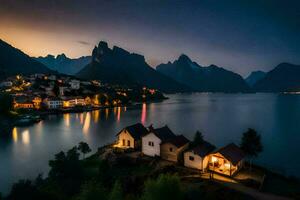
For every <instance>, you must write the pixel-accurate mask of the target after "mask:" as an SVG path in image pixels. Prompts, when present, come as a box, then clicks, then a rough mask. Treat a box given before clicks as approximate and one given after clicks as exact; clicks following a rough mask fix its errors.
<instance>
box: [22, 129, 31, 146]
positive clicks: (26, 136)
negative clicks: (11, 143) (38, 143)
mask: <svg viewBox="0 0 300 200" xmlns="http://www.w3.org/2000/svg"><path fill="white" fill-rule="evenodd" d="M22 142H23V144H25V145H29V143H30V134H29V130H24V131H23V132H22Z"/></svg>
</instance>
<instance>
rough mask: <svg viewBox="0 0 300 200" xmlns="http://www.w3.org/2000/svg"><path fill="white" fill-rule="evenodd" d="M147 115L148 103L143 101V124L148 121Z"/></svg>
mask: <svg viewBox="0 0 300 200" xmlns="http://www.w3.org/2000/svg"><path fill="white" fill-rule="evenodd" d="M146 115H147V105H146V103H143V107H142V115H141V123H142V124H145V122H146Z"/></svg>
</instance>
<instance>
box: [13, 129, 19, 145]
mask: <svg viewBox="0 0 300 200" xmlns="http://www.w3.org/2000/svg"><path fill="white" fill-rule="evenodd" d="M12 137H13V140H14V142H18V129H17V128H14V129H13V132H12Z"/></svg>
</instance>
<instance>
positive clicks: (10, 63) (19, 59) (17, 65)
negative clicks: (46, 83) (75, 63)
mask: <svg viewBox="0 0 300 200" xmlns="http://www.w3.org/2000/svg"><path fill="white" fill-rule="evenodd" d="M51 72H53V71H51V70H50V69H49V68H47V67H46V66H45V65H43V64H41V63H40V62H38V61H36V60H34V59H32V58H31V57H29V56H28V55H26V54H25V53H23V52H22V51H20V50H19V49H16V48H14V47H13V46H11V45H9V44H8V43H6V42H4V41H3V40H1V39H0V79H3V78H6V77H8V76H13V75H16V74H23V75H28V74H33V73H51Z"/></svg>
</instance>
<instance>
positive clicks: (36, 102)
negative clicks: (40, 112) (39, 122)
mask: <svg viewBox="0 0 300 200" xmlns="http://www.w3.org/2000/svg"><path fill="white" fill-rule="evenodd" d="M32 103H33V105H34V108H35V109H40V108H41V103H42V98H41V97H39V96H36V97H33V98H32Z"/></svg>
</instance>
